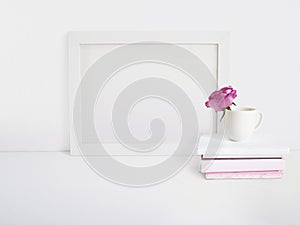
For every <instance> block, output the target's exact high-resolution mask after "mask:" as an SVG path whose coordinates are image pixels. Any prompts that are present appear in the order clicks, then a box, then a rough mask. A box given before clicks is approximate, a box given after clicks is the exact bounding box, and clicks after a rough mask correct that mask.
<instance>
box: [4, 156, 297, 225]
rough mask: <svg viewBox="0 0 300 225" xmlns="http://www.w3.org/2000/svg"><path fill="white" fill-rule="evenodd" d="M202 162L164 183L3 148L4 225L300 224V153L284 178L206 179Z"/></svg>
mask: <svg viewBox="0 0 300 225" xmlns="http://www.w3.org/2000/svg"><path fill="white" fill-rule="evenodd" d="M198 171H199V159H198V157H194V158H193V159H192V161H191V162H190V163H189V164H188V165H187V166H186V167H185V168H184V169H183V170H182V171H181V172H180V173H178V174H177V175H176V176H175V177H173V178H171V179H170V180H168V181H166V182H164V183H161V184H159V185H155V186H150V187H144V188H129V187H124V186H120V185H116V184H113V183H110V182H108V181H107V180H104V179H103V178H101V177H99V176H98V175H97V174H96V173H94V172H93V171H92V170H91V169H90V168H89V167H88V166H87V165H86V164H85V162H84V161H83V159H81V158H80V157H71V156H70V155H69V153H67V152H66V153H63V152H40V153H38V152H24V153H22V152H15V153H12V152H6V153H5V152H2V153H0V224H1V225H19V224H20V225H21V224H22V225H24V224H30V225H35V224H36V225H43V224H47V225H48V224H49V225H50V224H51V225H56V224H57V225H58V224H59V225H77V224H78V225H95V224H103V225H109V224H112V225H117V224H124V225H127V224H128V225H148V224H149V225H150V224H151V225H153V224H155V225H160V224H164V225H168V224H170V225H177V224H182V225H193V224H195V225H196V224H197V225H200V224H205V225H215V224H216V225H217V224H218V225H219V224H223V225H227V224H228V225H235V224H237V225H248V224H249V225H256V224H257V225H264V224H270V225H292V224H293V225H299V224H300V151H299V152H291V153H290V154H289V156H288V158H287V165H286V170H285V173H284V178H283V179H281V180H217V181H207V180H204V179H203V178H202V176H201V174H200V173H199V172H198Z"/></svg>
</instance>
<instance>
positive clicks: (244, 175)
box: [204, 170, 283, 180]
mask: <svg viewBox="0 0 300 225" xmlns="http://www.w3.org/2000/svg"><path fill="white" fill-rule="evenodd" d="M282 175H283V174H282V171H281V170H278V171H258V172H224V173H205V174H204V177H205V178H206V179H208V180H224V179H279V178H282Z"/></svg>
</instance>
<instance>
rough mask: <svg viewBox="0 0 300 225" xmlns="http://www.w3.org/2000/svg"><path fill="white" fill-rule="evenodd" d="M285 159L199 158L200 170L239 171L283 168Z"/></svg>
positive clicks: (206, 171) (205, 171) (204, 171)
mask: <svg viewBox="0 0 300 225" xmlns="http://www.w3.org/2000/svg"><path fill="white" fill-rule="evenodd" d="M284 164H285V161H284V159H282V158H269V159H268V158H266V159H259V158H256V159H247V158H245V159H236V158H235V159H232V158H228V159H213V160H209V159H204V158H202V159H201V172H202V173H208V172H239V171H270V170H283V169H284Z"/></svg>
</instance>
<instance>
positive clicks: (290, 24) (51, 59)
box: [0, 0, 300, 151]
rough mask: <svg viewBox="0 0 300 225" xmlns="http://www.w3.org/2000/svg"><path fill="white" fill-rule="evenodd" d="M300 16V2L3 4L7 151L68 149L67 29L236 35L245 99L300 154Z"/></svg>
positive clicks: (1, 104) (0, 119) (0, 141)
mask: <svg viewBox="0 0 300 225" xmlns="http://www.w3.org/2000/svg"><path fill="white" fill-rule="evenodd" d="M299 11H300V4H299V3H298V1H296V0H285V1H283V0H282V1H259V0H255V1H248V2H246V1H233V0H229V1H222V0H218V1H216V0H211V1H200V0H195V1H192V0H186V1H174V0H166V1H161V0H151V1H145V0H131V1H129V0H128V1H121V0H120V1H116V0H110V1H99V0H84V1H83V0H80V1H71V0H52V1H38V0H27V1H22V0H4V1H3V0H2V1H1V6H0V27H1V31H0V150H3V151H5V150H7V151H9V150H42V151H47V150H48V151H50V150H53V151H56V150H68V148H69V144H68V102H67V76H66V66H67V64H66V50H67V49H66V33H67V31H70V30H128V29H129V30H145V29H147V30H228V31H231V82H230V83H231V84H232V85H233V86H234V87H236V88H237V89H238V91H239V92H238V100H237V102H238V103H239V104H240V105H250V106H255V107H257V108H258V109H259V110H261V111H262V112H263V113H264V122H263V125H262V127H261V128H260V132H261V133H271V134H273V135H274V137H275V138H277V139H278V140H281V141H282V142H285V143H287V144H289V145H290V146H291V147H293V148H299V149H300V139H299V126H300V104H299V99H298V98H299V97H300V94H299V83H300V66H299V65H300V63H299V62H300V58H299V52H300V42H299V40H300V32H299V31H300V28H299V21H300V14H299Z"/></svg>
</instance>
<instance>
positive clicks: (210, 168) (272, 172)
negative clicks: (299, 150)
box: [198, 137, 289, 179]
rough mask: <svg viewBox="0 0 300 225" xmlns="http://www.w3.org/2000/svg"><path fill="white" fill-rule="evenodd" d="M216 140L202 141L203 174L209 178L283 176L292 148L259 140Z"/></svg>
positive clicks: (269, 177)
mask: <svg viewBox="0 0 300 225" xmlns="http://www.w3.org/2000/svg"><path fill="white" fill-rule="evenodd" d="M214 138H215V137H201V139H200V145H199V150H198V153H199V154H200V155H201V159H200V160H201V172H202V173H203V174H204V177H205V178H206V179H276V178H281V177H282V175H283V170H284V166H285V156H286V155H287V154H288V152H289V148H288V147H285V146H279V145H274V144H272V142H270V143H271V144H268V143H266V142H261V141H256V140H251V141H248V142H233V141H229V140H222V141H221V142H220V145H219V141H216V140H217V139H216V138H215V140H214ZM212 143H213V144H212ZM209 145H210V146H209Z"/></svg>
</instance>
